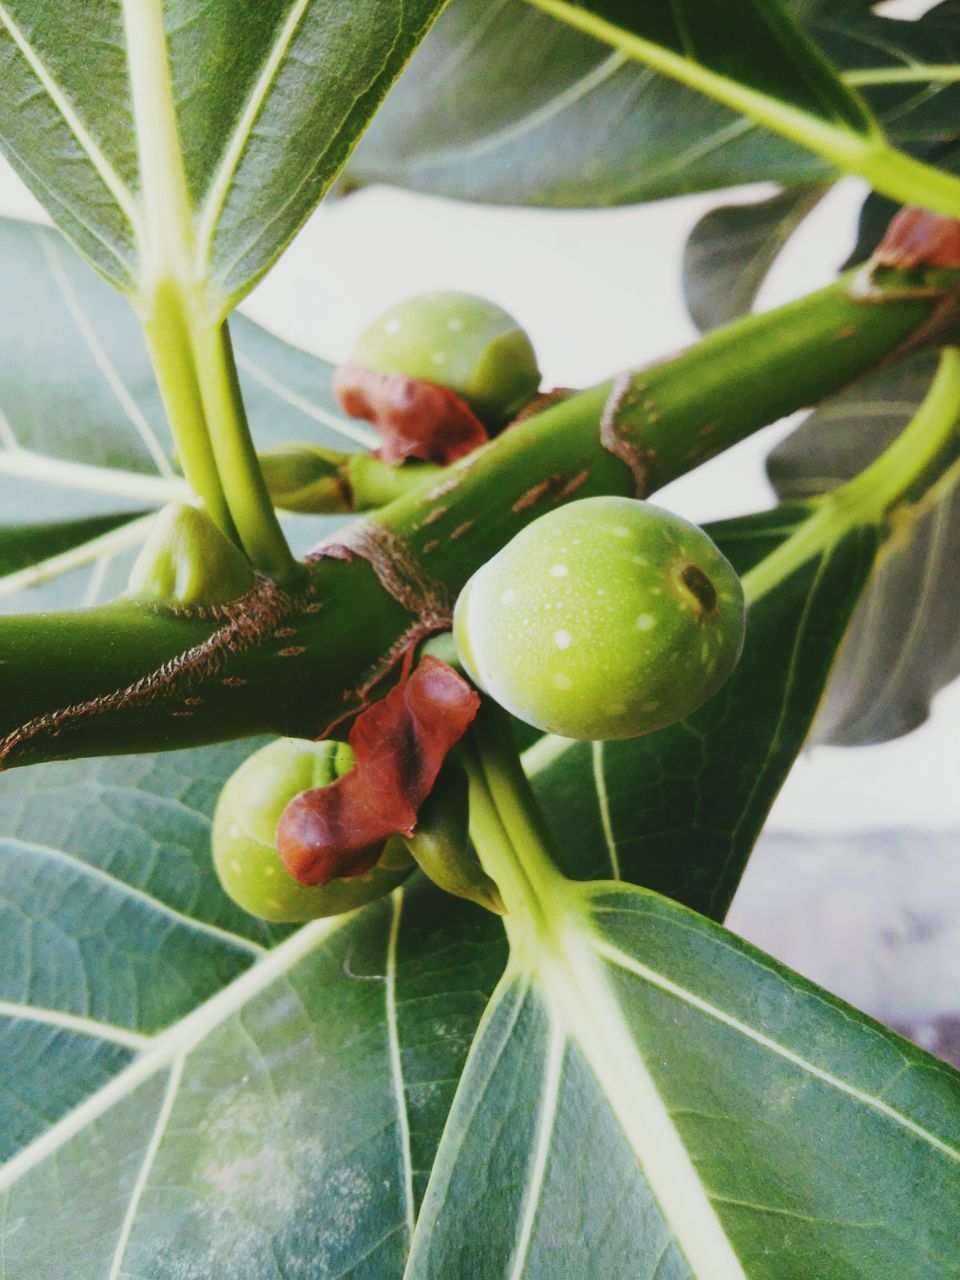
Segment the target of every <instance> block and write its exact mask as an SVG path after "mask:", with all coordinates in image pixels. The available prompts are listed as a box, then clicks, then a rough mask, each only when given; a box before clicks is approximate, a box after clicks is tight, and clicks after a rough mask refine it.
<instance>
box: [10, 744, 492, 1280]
mask: <svg viewBox="0 0 960 1280" xmlns="http://www.w3.org/2000/svg"><path fill="white" fill-rule="evenodd" d="M255 745H256V744H249V743H248V744H243V745H239V746H238V745H232V746H229V747H221V748H210V749H204V750H202V751H195V752H189V753H188V752H182V753H179V754H167V755H163V756H157V757H136V758H126V759H112V760H106V761H95V762H94V761H87V762H82V763H81V762H74V763H70V764H64V765H52V766H42V767H40V768H38V769H31V770H29V771H28V772H26V773H24V774H22V775H21V776H20V777H19V778H16V779H14V777H13V776H12V775H6V776H4V777H2V778H0V831H2V832H3V833H4V834H3V837H2V842H3V844H4V850H3V853H4V858H3V864H4V866H5V867H6V874H5V875H4V879H3V891H2V895H0V896H2V899H3V911H0V938H2V940H3V954H4V955H5V956H6V957H7V962H6V964H5V965H4V980H3V983H2V990H0V1036H2V1040H3V1046H4V1050H5V1054H4V1069H3V1071H0V1142H2V1153H3V1155H4V1156H5V1157H10V1156H12V1155H14V1153H15V1152H16V1151H17V1150H18V1149H19V1150H20V1151H21V1155H20V1156H19V1158H18V1159H17V1160H16V1161H15V1162H14V1163H13V1164H8V1165H7V1166H6V1168H5V1169H4V1170H3V1171H2V1172H0V1187H2V1188H3V1192H2V1197H3V1199H4V1201H5V1208H6V1214H5V1223H6V1234H5V1237H4V1265H5V1267H6V1268H7V1274H9V1275H11V1276H13V1275H19V1274H29V1275H30V1276H31V1280H33V1278H34V1277H36V1278H37V1280H47V1278H49V1280H63V1277H64V1276H66V1275H78V1276H79V1275H82V1276H84V1278H85V1280H99V1278H100V1277H103V1280H107V1277H108V1276H111V1275H112V1276H120V1275H123V1276H126V1275H134V1274H136V1273H137V1272H138V1271H143V1272H145V1273H146V1274H150V1275H152V1276H155V1277H157V1280H160V1278H161V1277H169V1278H170V1280H173V1278H174V1277H176V1278H177V1280H181V1277H183V1276H184V1275H190V1274H194V1275H197V1276H199V1275H202V1274H209V1275H214V1274H217V1270H218V1268H220V1269H223V1270H224V1273H225V1274H229V1275H230V1277H231V1280H234V1277H236V1280H261V1277H262V1276H263V1274H264V1267H265V1265H266V1264H265V1259H268V1258H273V1259H275V1260H277V1262H278V1264H279V1265H282V1266H283V1268H284V1270H285V1272H286V1274H288V1275H290V1276H291V1277H297V1278H299V1277H303V1278H304V1280H306V1277H307V1276H312V1275H316V1274H317V1268H318V1267H320V1266H321V1265H323V1266H325V1267H329V1268H330V1269H332V1270H336V1269H337V1268H338V1267H344V1268H347V1267H348V1266H349V1264H350V1263H351V1260H352V1261H353V1262H355V1263H357V1264H358V1265H359V1259H361V1258H364V1257H367V1256H368V1255H369V1258H371V1259H373V1260H374V1261H372V1262H369V1264H368V1265H370V1266H374V1267H375V1268H376V1270H375V1271H374V1272H372V1273H371V1274H377V1275H378V1276H379V1275H383V1276H393V1275H399V1274H400V1271H401V1270H402V1265H403V1259H404V1256H405V1253H406V1248H407V1242H408V1233H409V1230H410V1228H411V1227H412V1221H413V1216H414V1214H415V1212H416V1209H417V1207H418V1205H419V1202H420V1198H421V1196H422V1193H423V1189H424V1184H425V1180H426V1177H427V1175H428V1172H429V1169H430V1167H431V1165H432V1163H433V1156H434V1152H435V1149H436V1146H437V1143H438V1141H439V1137H440V1132H441V1130H442V1127H443V1124H444V1122H445V1119H446V1115H447V1111H448V1109H449V1105H450V1101H451V1099H452V1096H453V1092H454V1089H455V1087H456V1083H457V1080H458V1079H459V1075H460V1070H461V1067H462V1063H463V1060H464V1058H465V1056H466V1053H467V1051H468V1048H469V1045H470V1043H471V1040H472V1038H473V1035H474V1031H475V1028H476V1025H477V1021H478V1019H479V1017H480V1014H481V1012H482V1009H483V1006H484V1004H485V1001H486V998H487V996H488V994H489V992H490V991H491V990H492V988H493V986H494V985H495V983H496V980H497V978H498V977H499V974H500V972H501V970H502V967H503V960H504V946H503V933H502V929H501V927H500V924H499V922H498V921H497V920H495V918H494V917H492V916H490V915H488V914H487V913H486V912H483V911H480V910H479V909H478V908H475V907H472V906H470V905H469V904H465V903H455V902H451V900H450V899H448V898H446V896H445V895H442V894H440V893H438V892H437V891H435V890H433V889H432V888H431V887H429V886H427V885H426V884H423V883H413V884H412V885H411V886H410V888H409V889H406V890H403V891H401V892H400V893H399V894H397V895H396V896H395V898H394V900H393V901H392V902H385V903H382V904H378V905H377V906H375V907H374V908H373V909H372V910H369V911H365V912H363V913H361V914H360V915H358V916H356V917H354V918H351V919H344V918H341V919H338V920H333V921H318V922H317V923H316V924H313V925H310V926H307V927H306V928H305V929H303V930H300V931H298V932H296V933H291V932H290V931H289V930H287V929H280V928H277V927H274V926H269V925H266V924H263V923H262V922H260V921H257V920H254V919H252V918H251V917H249V916H247V915H245V914H244V913H243V912H241V911H240V910H239V909H238V908H236V907H235V906H233V904H231V903H230V902H228V901H227V899H226V898H225V897H224V895H223V893H222V891H221V890H220V888H219V886H218V884H217V881H216V879H215V877H214V874H213V870H212V865H211V862H210V853H209V831H210V815H211V813H212V810H213V806H214V803H215V801H216V797H217V794H218V791H219V788H220V786H221V784H222V782H223V780H224V778H225V777H226V776H227V775H228V774H229V772H230V771H231V769H232V768H233V767H234V766H235V765H236V763H237V762H238V761H239V760H240V759H242V758H243V757H244V756H245V755H246V754H247V752H248V751H249V750H251V749H252V747H253V746H255ZM27 1064H29V1069H27ZM18 1068H19V1070H18ZM78 1105H80V1107H81V1109H80V1110H79V1111H72V1110H71V1109H72V1108H74V1107H76V1106H78ZM58 1118H59V1119H60V1123H58V1124H57V1123H54V1122H55V1121H57V1120H58ZM51 1124H52V1125H53V1127H52V1128H50V1127H49V1126H51ZM31 1143H32V1144H33V1145H32V1146H31V1145H30V1144H31ZM53 1205H56V1206H57V1209H56V1212H57V1214H58V1220H59V1221H60V1223H61V1229H60V1230H58V1232H57V1233H56V1237H55V1238H52V1237H51V1236H50V1233H49V1232H48V1231H47V1230H46V1229H45V1226H44V1224H45V1223H46V1222H47V1220H48V1214H49V1213H50V1212H51V1211H52V1206H53ZM174 1206H177V1207H176V1209H174ZM11 1224H16V1230H11ZM281 1260H282V1262H281ZM121 1263H122V1264H123V1265H122V1266H121ZM111 1267H113V1268H114V1270H112V1271H111Z"/></svg>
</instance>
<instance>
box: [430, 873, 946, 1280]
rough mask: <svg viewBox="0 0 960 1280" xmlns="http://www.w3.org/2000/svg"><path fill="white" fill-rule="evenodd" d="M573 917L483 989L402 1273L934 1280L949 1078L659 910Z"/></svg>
mask: <svg viewBox="0 0 960 1280" xmlns="http://www.w3.org/2000/svg"><path fill="white" fill-rule="evenodd" d="M584 906H585V908H586V910H585V911H584V914H583V915H581V916H573V918H570V919H567V920H566V921H565V922H564V926H563V931H562V932H563V937H564V940H565V946H564V949H563V950H562V951H561V952H560V954H559V955H558V954H556V953H552V954H551V957H550V961H549V962H545V963H544V964H543V965H542V966H540V965H538V964H537V963H536V961H534V962H533V963H531V964H530V966H529V967H527V966H526V965H524V964H523V963H522V962H517V963H516V965H515V966H513V967H511V969H510V970H508V975H507V977H506V978H505V979H504V982H503V984H502V985H501V987H500V989H499V990H498V992H497V994H496V996H495V997H494V1000H493V1002H492V1005H491V1008H490V1010H489V1011H488V1013H487V1016H486V1018H485V1019H484V1023H483V1027H482V1031H481V1034H480V1035H479V1037H478V1039H477V1042H476V1044H475V1045H474V1048H473V1050H472V1052H471V1055H470V1060H469V1062H468V1064H467V1068H466V1071H465V1073H464V1078H463V1081H462V1083H461V1086H460V1090H459V1092H458V1094H457V1098H456V1101H455V1102H454V1106H453V1110H452V1112H451V1116H450V1121H449V1123H448V1126H447V1129H446V1132H445V1134H444V1139H443V1143H442V1144H441V1147H440V1150H439V1152H438V1155H437V1163H436V1166H435V1170H434V1175H433V1180H432V1182H431V1184H430V1187H429V1188H428V1191H427V1196H426V1199H425V1202H424V1207H423V1212H422V1214H421V1217H420V1220H419V1222H418V1225H417V1232H416V1236H415V1238H414V1248H413V1254H412V1257H411V1260H410V1263H409V1269H408V1272H407V1274H408V1275H410V1274H412V1275H415V1276H417V1277H418V1280H419V1278H420V1277H422V1278H423V1280H434V1277H435V1278H436V1280H446V1278H447V1277H450V1276H461V1275H463V1276H468V1275H469V1276H483V1277H484V1280H498V1278H499V1277H504V1278H506V1277H510V1280H534V1278H539V1277H543V1278H544V1280H554V1278H555V1277H558V1276H571V1277H574V1276H576V1277H580V1276H584V1277H586V1276H590V1277H597V1280H600V1278H601V1277H602V1278H603V1280H607V1278H608V1277H609V1278H610V1280H613V1277H620V1276H630V1277H633V1276H638V1277H639V1276H644V1277H647V1276H650V1277H653V1276H656V1277H671V1280H692V1277H695V1276H696V1277H704V1278H706V1277H709V1278H710V1280H745V1278H749V1280H812V1277H814V1276H817V1277H820V1276H822V1277H824V1280H826V1277H827V1276H829V1277H830V1280H860V1278H861V1277H863V1276H864V1275H865V1274H869V1275H870V1276H871V1277H877V1278H878V1280H879V1277H889V1280H894V1277H897V1278H898V1280H899V1278H900V1277H907V1276H909V1277H910V1280H949V1278H950V1277H951V1276H952V1275H953V1271H954V1268H955V1262H956V1240H957V1238H958V1233H960V1076H958V1075H957V1073H956V1072H954V1071H952V1070H951V1069H950V1068H948V1067H945V1066H943V1065H942V1064H938V1063H936V1062H935V1061H934V1060H933V1059H931V1058H929V1057H928V1056H927V1055H926V1054H924V1053H923V1052H922V1051H921V1050H919V1049H914V1048H913V1047H912V1046H909V1045H908V1044H906V1043H905V1042H904V1041H902V1040H900V1039H899V1038H898V1037H896V1036H894V1035H893V1034H891V1033H889V1032H885V1031H883V1030H882V1029H881V1028H880V1027H878V1026H877V1025H876V1024H873V1023H870V1022H869V1021H868V1020H867V1019H865V1018H863V1017H861V1016H860V1015H858V1014H856V1013H855V1012H854V1011H853V1010H851V1009H850V1008H849V1007H847V1006H844V1005H842V1004H841V1003H840V1002H839V1001H836V1000H833V999H831V998H830V997H829V996H827V995H825V993H823V992H822V991H820V990H818V989H817V988H815V987H813V986H811V985H810V984H808V983H806V982H804V981H803V980H801V979H799V978H798V977H797V976H796V975H795V974H792V973H790V972H789V971H787V970H784V969H782V968H781V967H780V966H778V965H776V964H775V963H774V962H773V961H771V960H770V959H769V957H767V956H764V955H762V954H761V953H758V952H756V951H755V950H753V948H751V947H749V946H747V945H746V944H744V943H742V942H740V941H739V940H738V939H736V938H735V937H733V935H731V934H729V933H727V932H726V931H724V930H722V929H720V928H718V927H717V926H715V925H711V924H709V923H708V922H706V921H704V920H702V919H700V918H698V917H696V916H694V915H692V914H691V913H689V912H686V911H684V910H683V909H682V908H680V907H677V906H676V905H674V904H672V903H669V902H667V901H665V900H664V899H661V898H657V897H655V896H652V895H648V894H645V893H643V892H641V891H639V890H636V889H632V890H631V889H627V888H618V887H617V886H614V885H594V886H590V887H589V889H588V892H587V894H586V895H585V899H584ZM559 932H560V930H559V929H558V933H559ZM494 1224H495V1226H494Z"/></svg>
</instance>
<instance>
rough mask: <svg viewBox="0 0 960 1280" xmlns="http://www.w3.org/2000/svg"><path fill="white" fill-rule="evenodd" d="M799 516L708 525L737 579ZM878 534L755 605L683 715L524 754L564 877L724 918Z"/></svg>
mask: <svg viewBox="0 0 960 1280" xmlns="http://www.w3.org/2000/svg"><path fill="white" fill-rule="evenodd" d="M806 514H807V512H806V508H804V507H803V506H800V505H796V506H793V507H780V508H778V509H777V510H775V511H773V512H769V513H763V514H761V515H757V516H745V517H740V518H739V519H736V520H729V521H724V522H721V523H719V524H716V525H711V526H708V532H709V533H710V534H711V535H712V537H714V538H715V540H716V542H717V545H718V546H719V547H720V548H721V550H723V551H724V553H725V554H726V555H727V556H729V558H730V559H731V561H732V562H733V564H734V566H735V567H736V569H737V570H738V571H739V572H740V573H745V572H747V571H748V570H749V569H750V568H752V567H753V566H754V565H755V564H757V563H758V562H759V561H760V560H761V559H762V558H763V557H764V556H766V555H769V554H770V553H771V552H772V551H773V550H774V549H775V548H776V547H777V546H780V545H781V544H782V543H783V541H784V540H785V538H787V537H788V536H789V535H790V534H791V533H793V532H795V531H796V529H797V528H798V526H799V524H800V522H801V521H802V520H803V518H804V516H805V515H806ZM876 542H877V536H876V531H875V530H869V529H863V528H861V529H858V530H856V531H854V532H852V533H850V534H849V536H848V537H846V538H845V539H844V540H843V541H842V542H841V543H840V544H839V545H837V546H835V547H833V548H832V549H831V550H830V551H829V552H828V553H827V554H825V555H822V556H817V557H815V558H814V559H812V560H810V561H809V562H808V563H807V564H805V565H804V566H803V567H802V568H801V569H800V570H799V571H798V572H797V573H795V574H793V575H791V576H790V577H789V578H788V579H787V580H786V581H785V582H783V583H781V584H779V585H778V586H777V587H776V588H775V589H774V590H773V591H771V592H770V593H769V594H767V595H765V596H764V597H763V598H761V599H759V600H756V601H754V602H753V604H752V605H751V608H750V611H749V614H748V618H747V637H746V642H745V645H744V651H743V656H742V657H741V659H740V663H739V665H738V666H737V668H736V670H735V671H734V674H733V675H732V676H731V678H730V680H729V681H728V682H727V684H726V686H725V687H724V688H723V689H722V690H721V691H720V693H719V694H717V695H716V697H714V698H712V699H711V700H710V701H709V702H707V703H706V704H705V705H704V706H703V707H701V708H700V710H699V711H696V712H695V713H694V714H693V715H692V716H690V717H688V718H687V719H686V720H683V721H681V722H680V723H679V724H676V725H671V726H669V727H668V728H666V729H661V730H659V731H658V732H657V733H653V734H650V735H649V736H647V737H644V738H637V739H635V740H633V741H627V742H593V743H577V742H570V741H561V740H559V739H549V738H545V739H543V740H542V741H541V742H539V743H537V744H535V745H534V746H533V747H531V748H529V749H528V751H527V753H526V755H525V762H526V766H527V768H528V770H529V771H530V773H531V776H532V779H533V782H534V786H535V789H536V792H537V795H538V796H539V797H540V799H541V801H542V804H543V808H544V812H545V813H546V814H547V815H548V819H549V820H550V822H551V825H552V827H553V829H554V833H555V837H556V847H557V850H558V854H559V856H560V859H561V865H562V866H563V868H564V870H565V872H566V873H567V874H568V875H571V876H583V875H588V876H591V877H594V878H596V879H607V878H613V879H617V880H621V879H622V880H626V881H628V882H632V883H635V884H643V885H646V886H647V887H648V888H651V889H656V890H657V891H658V892H660V893H663V894H666V895H667V896H668V897H670V898H674V899H676V900H677V901H678V902H683V903H685V904H686V905H687V906H689V907H692V908H693V909H694V910H696V911H700V912H702V913H703V914H704V915H706V916H710V917H712V918H713V919H715V920H722V919H723V918H724V916H725V915H726V912H727V908H728V907H729V905H730V901H731V899H732V898H733V895H734V893H735V891H736V888H737V885H738V884H739V883H740V877H741V875H742V874H743V871H744V868H745V867H746V864H747V860H748V858H749V856H750V853H751V851H752V849H753V846H754V843H755V841H756V837H757V835H758V833H759V831H760V829H761V827H762V825H763V822H764V820H765V818H766V815H767V812H768V810H769V808H770V805H771V804H772V803H773V800H774V797H775V796H776V794H777V792H778V791H779V789H780V786H781V785H782V783H783V781H784V779H785V778H786V776H787V774H788V773H789V771H790V768H791V766H792V764H793V761H794V759H795V758H796V755H797V753H798V752H799V750H800V748H801V747H802V745H803V742H804V740H805V738H806V736H807V733H808V731H809V728H810V723H811V721H812V719H813V717H814V714H815V712H816V710H817V707H818V705H819V703H820V699H821V696H822V694H823V689H824V685H825V683H826V680H827V677H828V675H829V673H830V671H831V669H832V666H833V662H834V658H835V655H836V650H837V646H838V645H839V644H840V642H841V640H842V638H843V635H844V633H845V630H846V626H847V622H848V620H849V617H850V614H851V612H852V610H853V609H854V607H855V605H856V602H857V600H858V599H859V596H860V592H861V590H862V588H863V584H864V581H865V579H866V576H867V574H868V573H869V571H870V567H871V565H872V563H873V559H874V554H875V551H876ZM774 655H776V656H775V657H774ZM748 707H749V709H750V714H749V715H747V714H746V708H748ZM678 815H684V816H682V817H678ZM574 850H576V853H575V854H574V852H573V851H574ZM587 850H589V851H590V853H589V855H588V854H587V852H586V851H587Z"/></svg>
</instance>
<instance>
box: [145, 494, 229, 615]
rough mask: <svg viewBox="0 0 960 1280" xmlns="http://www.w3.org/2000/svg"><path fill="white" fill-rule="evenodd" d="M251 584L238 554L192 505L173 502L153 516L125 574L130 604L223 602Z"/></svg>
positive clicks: (186, 605)
mask: <svg viewBox="0 0 960 1280" xmlns="http://www.w3.org/2000/svg"><path fill="white" fill-rule="evenodd" d="M253 583H254V575H253V570H252V569H251V567H250V563H249V561H248V560H247V558H246V556H245V555H244V554H243V552H242V551H241V550H240V549H239V548H238V547H235V546H234V545H233V543H232V542H231V541H230V540H229V538H227V537H225V536H224V535H223V534H222V533H221V532H220V530H219V529H218V528H217V526H216V525H215V524H214V523H213V521H212V520H211V519H210V517H209V516H208V515H206V514H205V513H204V512H203V511H200V510H198V508H197V507H190V506H187V505H186V504H185V503H181V502H173V503H171V504H170V505H169V506H167V507H164V508H163V509H162V511H160V512H158V514H157V518H156V521H155V522H154V525H153V528H152V529H151V530H150V536H149V537H148V538H147V540H146V542H145V543H144V544H143V548H142V550H141V552H140V554H139V556H137V559H136V561H135V562H134V565H133V568H132V569H131V570H130V579H129V582H128V584H127V591H126V594H127V596H128V597H130V598H132V599H134V600H144V601H149V602H151V603H154V604H162V605H168V606H171V607H175V608H181V609H188V608H194V607H198V606H201V605H216V604H227V603H228V602H229V601H230V600H236V599H238V597H240V596H243V595H246V593H247V592H248V591H249V590H250V588H251V587H252V586H253Z"/></svg>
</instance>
